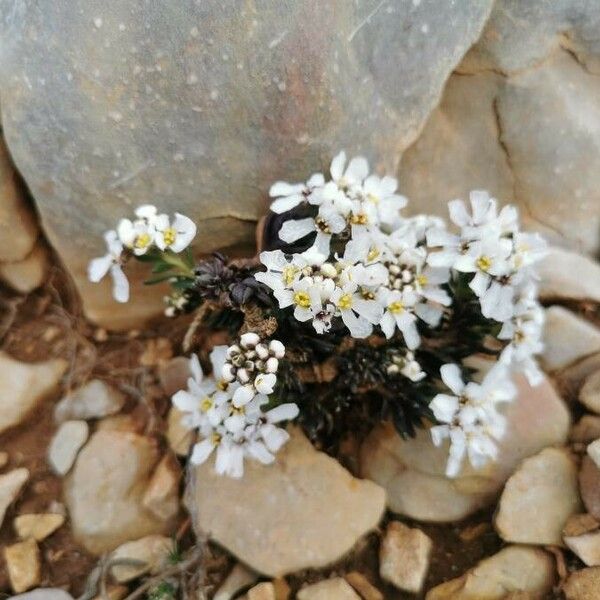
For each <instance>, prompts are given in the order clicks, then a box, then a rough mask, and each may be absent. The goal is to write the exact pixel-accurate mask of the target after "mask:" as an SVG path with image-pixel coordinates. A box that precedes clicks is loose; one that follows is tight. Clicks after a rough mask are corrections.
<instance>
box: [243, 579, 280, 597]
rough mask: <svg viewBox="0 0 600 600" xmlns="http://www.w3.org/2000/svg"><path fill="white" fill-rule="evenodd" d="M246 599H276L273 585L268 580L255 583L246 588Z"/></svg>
mask: <svg viewBox="0 0 600 600" xmlns="http://www.w3.org/2000/svg"><path fill="white" fill-rule="evenodd" d="M247 597H248V600H277V596H275V586H274V585H273V584H272V583H271V582H270V581H265V582H263V583H259V584H258V585H255V586H254V587H253V588H251V589H249V590H248V594H247Z"/></svg>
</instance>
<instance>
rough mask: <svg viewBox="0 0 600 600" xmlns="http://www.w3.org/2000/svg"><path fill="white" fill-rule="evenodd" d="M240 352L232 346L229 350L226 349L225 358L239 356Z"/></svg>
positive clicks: (237, 347) (235, 345)
mask: <svg viewBox="0 0 600 600" xmlns="http://www.w3.org/2000/svg"><path fill="white" fill-rule="evenodd" d="M241 351H242V349H241V348H240V347H239V346H238V345H237V344H233V346H229V348H227V352H226V353H225V354H226V356H227V358H231V357H232V356H235V355H236V354H239V353H240V352H241Z"/></svg>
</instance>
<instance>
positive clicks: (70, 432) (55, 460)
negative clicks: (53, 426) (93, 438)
mask: <svg viewBox="0 0 600 600" xmlns="http://www.w3.org/2000/svg"><path fill="white" fill-rule="evenodd" d="M88 435H89V427H88V424H87V423H86V421H65V422H64V423H63V424H62V425H61V426H60V427H59V428H58V431H57V432H56V433H55V434H54V437H53V438H52V441H51V442H50V446H49V448H48V462H49V463H50V466H51V467H52V470H53V471H54V472H55V473H57V474H58V475H66V474H67V473H68V472H69V470H70V469H71V467H72V466H73V463H74V462H75V458H76V457H77V453H78V452H79V450H80V449H81V447H82V446H83V445H84V444H85V442H86V441H87V439H88Z"/></svg>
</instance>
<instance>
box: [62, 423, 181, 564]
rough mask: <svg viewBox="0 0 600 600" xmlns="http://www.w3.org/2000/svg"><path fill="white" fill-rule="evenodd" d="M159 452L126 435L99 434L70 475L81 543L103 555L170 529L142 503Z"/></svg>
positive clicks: (69, 497)
mask: <svg viewBox="0 0 600 600" xmlns="http://www.w3.org/2000/svg"><path fill="white" fill-rule="evenodd" d="M158 458H159V457H158V450H157V447H156V444H154V443H153V441H152V440H150V439H148V438H146V437H143V436H141V435H136V434H134V433H128V432H123V431H112V430H104V431H97V432H96V433H94V434H93V435H92V436H91V438H90V440H89V442H88V443H87V444H86V446H85V447H84V448H83V449H82V450H81V452H80V453H79V455H78V456H77V460H76V462H75V466H74V467H73V469H72V470H71V472H70V473H69V475H68V476H67V477H66V479H65V482H64V492H65V499H66V502H67V506H68V509H69V515H70V518H71V526H72V529H73V533H74V534H75V537H76V538H77V540H78V541H79V542H80V543H81V544H82V545H83V546H85V548H87V549H88V550H89V551H90V552H93V553H96V554H100V553H102V552H106V551H110V550H113V549H114V548H116V547H117V546H119V545H120V544H122V543H124V542H127V541H130V540H135V539H139V538H141V537H144V536H146V535H151V534H162V533H165V532H167V531H168V528H169V523H168V522H166V521H163V520H160V519H158V518H157V517H156V516H155V515H154V514H152V513H151V512H150V511H148V510H147V509H146V508H145V507H144V506H143V503H142V500H143V497H144V493H145V492H146V489H147V487H148V482H149V480H150V477H151V474H152V472H153V469H154V467H155V465H156V463H157V461H158Z"/></svg>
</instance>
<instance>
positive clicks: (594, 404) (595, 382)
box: [579, 371, 600, 414]
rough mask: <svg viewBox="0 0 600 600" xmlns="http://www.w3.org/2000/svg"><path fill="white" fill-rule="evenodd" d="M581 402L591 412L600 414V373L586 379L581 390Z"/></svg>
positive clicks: (597, 372)
mask: <svg viewBox="0 0 600 600" xmlns="http://www.w3.org/2000/svg"><path fill="white" fill-rule="evenodd" d="M579 401H580V402H581V403H582V404H583V405H584V406H587V407H588V408H589V409H590V410H593V411H594V412H595V413H597V414H600V371H596V372H595V373H592V374H591V375H588V377H586V379H585V381H584V383H583V386H581V390H579Z"/></svg>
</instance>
